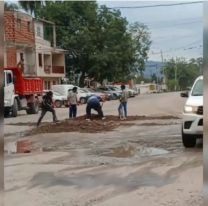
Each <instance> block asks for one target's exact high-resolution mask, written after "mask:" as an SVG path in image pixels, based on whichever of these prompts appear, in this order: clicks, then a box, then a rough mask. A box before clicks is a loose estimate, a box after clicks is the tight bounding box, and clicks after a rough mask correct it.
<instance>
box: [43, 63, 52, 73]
mask: <svg viewBox="0 0 208 206" xmlns="http://www.w3.org/2000/svg"><path fill="white" fill-rule="evenodd" d="M44 72H45V73H46V74H50V73H51V66H50V65H44Z"/></svg>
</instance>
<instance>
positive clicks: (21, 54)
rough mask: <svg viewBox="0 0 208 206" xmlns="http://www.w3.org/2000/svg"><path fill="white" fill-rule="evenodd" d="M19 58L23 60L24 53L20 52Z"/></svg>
mask: <svg viewBox="0 0 208 206" xmlns="http://www.w3.org/2000/svg"><path fill="white" fill-rule="evenodd" d="M20 60H21V61H24V54H23V53H20Z"/></svg>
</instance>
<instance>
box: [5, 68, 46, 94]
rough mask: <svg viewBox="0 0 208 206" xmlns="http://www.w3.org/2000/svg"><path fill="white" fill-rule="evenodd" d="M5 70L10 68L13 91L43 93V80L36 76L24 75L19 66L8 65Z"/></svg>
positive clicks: (18, 92)
mask: <svg viewBox="0 0 208 206" xmlns="http://www.w3.org/2000/svg"><path fill="white" fill-rule="evenodd" d="M5 69H6V70H12V72H13V75H14V79H15V82H14V86H15V93H16V94H18V95H20V96H21V95H31V94H42V93H43V80H42V79H41V78H36V77H24V76H23V75H22V72H21V71H20V70H19V68H16V67H12V68H11V67H9V68H5Z"/></svg>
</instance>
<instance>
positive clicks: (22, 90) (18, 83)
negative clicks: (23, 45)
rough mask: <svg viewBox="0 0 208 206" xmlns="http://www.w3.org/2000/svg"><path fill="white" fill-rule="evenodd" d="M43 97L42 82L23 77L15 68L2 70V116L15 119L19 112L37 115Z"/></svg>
mask: <svg viewBox="0 0 208 206" xmlns="http://www.w3.org/2000/svg"><path fill="white" fill-rule="evenodd" d="M42 95H43V80H42V79H41V78H35V77H24V76H23V74H22V72H21V71H20V69H19V68H17V67H9V68H4V114H5V115H6V116H8V115H11V116H12V117H16V116H17V114H18V111H19V110H26V112H27V114H37V113H38V111H39V102H40V99H42Z"/></svg>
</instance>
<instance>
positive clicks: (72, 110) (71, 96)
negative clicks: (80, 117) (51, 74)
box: [68, 87, 78, 119]
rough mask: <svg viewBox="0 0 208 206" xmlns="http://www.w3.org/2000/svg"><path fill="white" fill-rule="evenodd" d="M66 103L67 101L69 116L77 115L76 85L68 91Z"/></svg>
mask: <svg viewBox="0 0 208 206" xmlns="http://www.w3.org/2000/svg"><path fill="white" fill-rule="evenodd" d="M68 103H69V118H70V119H71V118H75V117H76V116H77V105H78V101H77V87H73V89H72V90H69V93H68Z"/></svg>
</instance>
